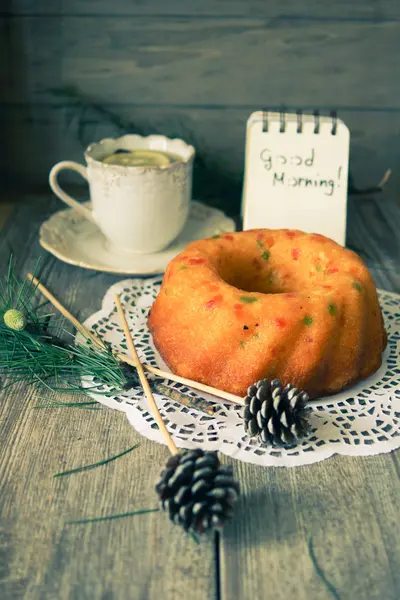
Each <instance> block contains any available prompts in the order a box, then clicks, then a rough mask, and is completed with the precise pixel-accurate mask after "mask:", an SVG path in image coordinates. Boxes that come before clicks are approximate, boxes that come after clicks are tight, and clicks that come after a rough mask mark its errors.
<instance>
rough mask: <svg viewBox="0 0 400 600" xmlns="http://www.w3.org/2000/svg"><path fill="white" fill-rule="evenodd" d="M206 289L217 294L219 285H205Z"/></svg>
mask: <svg viewBox="0 0 400 600" xmlns="http://www.w3.org/2000/svg"><path fill="white" fill-rule="evenodd" d="M207 289H209V290H210V292H218V290H219V285H217V284H216V283H207Z"/></svg>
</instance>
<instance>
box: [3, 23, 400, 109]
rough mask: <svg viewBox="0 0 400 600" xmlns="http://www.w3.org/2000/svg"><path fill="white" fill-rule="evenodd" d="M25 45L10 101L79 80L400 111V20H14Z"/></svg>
mask: <svg viewBox="0 0 400 600" xmlns="http://www.w3.org/2000/svg"><path fill="white" fill-rule="evenodd" d="M11 27H12V31H13V37H14V38H15V39H17V40H18V39H19V40H20V41H21V43H22V44H23V48H24V52H23V61H24V62H23V64H20V62H21V61H20V58H19V57H18V56H16V58H15V60H16V62H15V63H14V64H13V65H12V69H13V71H15V72H18V73H19V78H21V79H22V80H23V81H24V82H25V85H24V88H25V89H23V90H22V89H21V85H20V81H19V78H15V79H14V80H13V81H12V82H11V85H10V86H8V88H7V89H6V90H5V91H4V99H5V101H7V102H17V103H19V102H26V101H27V100H28V101H29V102H30V103H31V102H37V103H46V102H47V103H54V102H55V101H56V99H55V96H54V95H53V94H52V93H51V90H53V89H54V88H57V87H58V86H60V85H65V84H66V83H68V84H73V85H76V86H77V87H78V88H80V89H81V90H82V91H83V92H85V93H87V94H90V95H92V96H94V97H96V98H98V99H100V100H101V102H103V103H116V104H125V103H127V102H128V103H139V104H141V105H146V104H148V103H150V104H154V103H156V104H161V103H162V104H163V105H170V104H171V105H182V104H188V105H189V104H190V105H222V106H241V105H248V104H249V103H250V104H255V105H258V106H261V107H262V106H265V105H267V106H268V105H272V106H279V105H281V104H282V103H283V104H286V105H288V106H300V107H301V106H303V105H310V104H311V105H318V106H321V107H324V106H332V105H334V106H336V107H341V106H343V107H344V106H362V107H378V108H386V107H389V108H396V110H398V109H399V103H398V101H397V98H398V94H397V93H396V92H395V89H396V88H394V86H395V84H396V81H397V75H398V64H397V55H398V52H399V48H400V35H399V33H400V22H379V23H354V22H344V23H343V22H324V23H319V22H315V23H314V22H310V23H307V24H306V25H305V24H304V23H300V24H298V23H295V24H293V23H289V24H282V25H281V26H275V25H274V24H273V23H270V22H269V21H268V20H266V21H261V22H260V20H258V19H252V18H247V19H243V20H242V21H240V23H237V21H236V20H230V19H229V17H227V18H226V19H223V20H222V19H215V20H213V19H209V20H207V21H204V20H199V19H195V18H193V19H176V20H165V19H163V18H160V19H158V20H157V19H150V20H149V19H148V18H146V17H143V18H142V17H132V18H130V17H116V18H111V17H110V18H104V19H101V20H100V21H99V20H98V19H96V18H92V17H87V18H86V17H75V16H64V17H62V18H58V17H56V16H54V17H40V18H36V17H26V18H24V19H17V20H12V24H11Z"/></svg>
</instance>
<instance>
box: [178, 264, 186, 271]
mask: <svg viewBox="0 0 400 600" xmlns="http://www.w3.org/2000/svg"><path fill="white" fill-rule="evenodd" d="M186 269H187V266H186V265H182V266H181V267H179V269H178V271H186Z"/></svg>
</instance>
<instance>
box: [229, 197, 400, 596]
mask: <svg viewBox="0 0 400 600" xmlns="http://www.w3.org/2000/svg"><path fill="white" fill-rule="evenodd" d="M399 225H400V210H399V206H398V204H397V205H396V204H395V203H390V202H388V203H385V201H384V200H382V201H379V200H364V201H361V202H352V203H351V205H350V207H349V235H348V238H349V242H350V244H351V245H353V246H354V247H355V248H357V249H358V250H360V251H361V255H362V256H363V257H364V258H365V259H366V262H367V263H368V265H369V266H370V267H372V268H371V270H372V273H373V275H374V278H375V281H376V283H377V285H379V286H381V287H383V288H384V289H389V290H392V291H396V292H400V273H399V269H398V264H399V258H400V238H399V236H398V230H399ZM399 459H400V451H397V452H395V453H391V454H388V455H380V456H377V457H371V458H355V457H333V458H331V459H329V460H327V461H324V462H323V463H320V464H317V465H313V466H311V467H301V468H298V469H293V470H290V471H287V470H285V469H280V470H279V469H274V468H270V469H264V470H262V469H260V468H258V467H255V466H249V467H247V468H246V467H244V466H243V465H242V464H239V465H238V469H239V472H240V475H241V481H242V485H243V487H244V491H245V494H244V497H245V500H244V498H243V497H242V501H241V502H242V505H241V510H239V511H238V513H237V518H236V520H235V521H234V522H233V523H232V525H231V527H230V528H228V529H226V530H225V531H224V536H223V538H222V545H221V552H220V557H221V585H222V593H221V598H224V599H225V598H226V599H229V598H231V597H238V598H258V597H261V596H262V594H263V592H264V590H265V589H266V586H268V593H269V594H270V595H271V597H274V598H277V599H279V598H282V599H284V598H288V597H296V598H298V599H299V600H302V599H303V598H304V600H306V599H307V600H309V599H311V598H312V599H313V600H314V599H315V600H317V599H321V600H322V599H326V598H331V597H332V598H341V599H342V600H347V599H348V600H352V599H353V598H360V599H365V600H375V599H376V600H380V599H381V598H385V600H386V599H387V600H395V599H397V598H398V597H399V595H400V575H399V574H400V527H399V525H398V519H397V516H396V515H398V512H399V508H400V481H399V474H400V468H399V464H400V463H399ZM244 502H245V504H244ZM238 539H241V544H237V543H236V540H238ZM310 540H311V544H312V548H311V550H310ZM243 541H244V544H243ZM313 555H315V558H316V561H317V567H316V565H315V563H313V560H312V557H313ZM321 572H322V575H321ZM324 578H325V579H324ZM326 580H328V582H329V584H331V586H333V588H332V587H329V584H327V583H326ZM332 590H333V591H332Z"/></svg>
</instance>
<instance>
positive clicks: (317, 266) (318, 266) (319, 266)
mask: <svg viewBox="0 0 400 600" xmlns="http://www.w3.org/2000/svg"><path fill="white" fill-rule="evenodd" d="M322 269H323V267H322V266H321V265H315V270H316V271H318V273H320V272H321V271H322Z"/></svg>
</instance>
